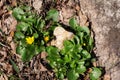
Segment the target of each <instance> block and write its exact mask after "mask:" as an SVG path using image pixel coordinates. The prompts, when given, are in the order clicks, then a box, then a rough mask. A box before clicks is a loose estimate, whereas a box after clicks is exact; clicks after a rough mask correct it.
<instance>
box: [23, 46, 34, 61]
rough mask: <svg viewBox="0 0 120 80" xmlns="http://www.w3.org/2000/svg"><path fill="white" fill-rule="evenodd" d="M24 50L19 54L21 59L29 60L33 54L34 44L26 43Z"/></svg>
mask: <svg viewBox="0 0 120 80" xmlns="http://www.w3.org/2000/svg"><path fill="white" fill-rule="evenodd" d="M25 50H26V52H25V53H22V54H21V56H22V61H29V60H30V59H32V57H33V56H34V55H35V46H34V45H33V44H32V45H28V46H27V47H26V48H25Z"/></svg>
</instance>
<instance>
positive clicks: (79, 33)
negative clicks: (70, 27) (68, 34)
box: [77, 32, 84, 44]
mask: <svg viewBox="0 0 120 80" xmlns="http://www.w3.org/2000/svg"><path fill="white" fill-rule="evenodd" d="M77 35H78V36H79V37H80V43H81V44H83V41H84V40H83V38H84V33H83V32H78V33H77Z"/></svg>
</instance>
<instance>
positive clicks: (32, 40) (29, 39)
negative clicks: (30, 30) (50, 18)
mask: <svg viewBox="0 0 120 80" xmlns="http://www.w3.org/2000/svg"><path fill="white" fill-rule="evenodd" d="M26 42H27V43H28V44H32V43H33V42H34V37H33V36H32V37H27V38H26Z"/></svg>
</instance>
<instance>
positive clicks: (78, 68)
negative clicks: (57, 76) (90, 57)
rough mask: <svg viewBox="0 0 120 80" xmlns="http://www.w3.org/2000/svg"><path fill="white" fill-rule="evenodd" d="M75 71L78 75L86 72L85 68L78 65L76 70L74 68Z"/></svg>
mask: <svg viewBox="0 0 120 80" xmlns="http://www.w3.org/2000/svg"><path fill="white" fill-rule="evenodd" d="M76 71H77V72H78V73H79V74H82V73H84V72H85V71H86V67H85V66H84V65H78V66H77V68H76Z"/></svg>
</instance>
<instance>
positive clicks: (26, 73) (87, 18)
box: [0, 0, 120, 80]
mask: <svg viewBox="0 0 120 80" xmlns="http://www.w3.org/2000/svg"><path fill="white" fill-rule="evenodd" d="M18 3H19V4H23V3H24V4H28V5H29V6H31V7H33V9H34V11H35V12H37V13H38V14H40V15H42V16H44V15H45V14H46V12H47V11H48V10H49V9H51V8H56V9H57V10H59V12H60V14H59V18H60V23H62V24H64V25H68V21H69V19H70V18H71V17H75V18H76V19H77V21H78V23H79V24H80V25H81V26H88V27H90V28H91V32H92V36H93V37H94V39H95V48H94V53H95V54H96V57H97V58H98V61H97V65H98V66H101V67H104V69H105V71H104V73H105V75H104V80H119V79H120V74H119V73H120V70H119V69H120V59H119V57H120V36H119V34H120V5H119V4H120V0H109V1H108V0H56V3H54V2H53V1H52V0H12V1H11V0H1V1H0V73H2V75H1V76H0V80H8V77H10V75H14V76H16V77H19V78H21V80H54V79H55V78H54V72H53V71H52V69H51V68H50V67H49V64H48V63H47V62H46V60H45V55H46V54H45V53H42V54H38V55H37V56H35V57H34V58H33V59H32V60H31V61H30V62H28V63H23V62H22V61H21V59H20V56H19V55H18V54H16V50H15V49H16V44H15V43H14V40H13V39H14V32H15V29H16V25H17V21H16V20H15V19H14V17H13V16H12V12H11V11H9V10H8V7H10V6H11V7H15V6H17V4H18ZM10 59H12V60H13V61H14V62H15V63H16V64H17V65H18V67H19V69H20V73H19V74H16V72H15V71H14V69H13V67H12V64H11V62H10Z"/></svg>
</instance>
